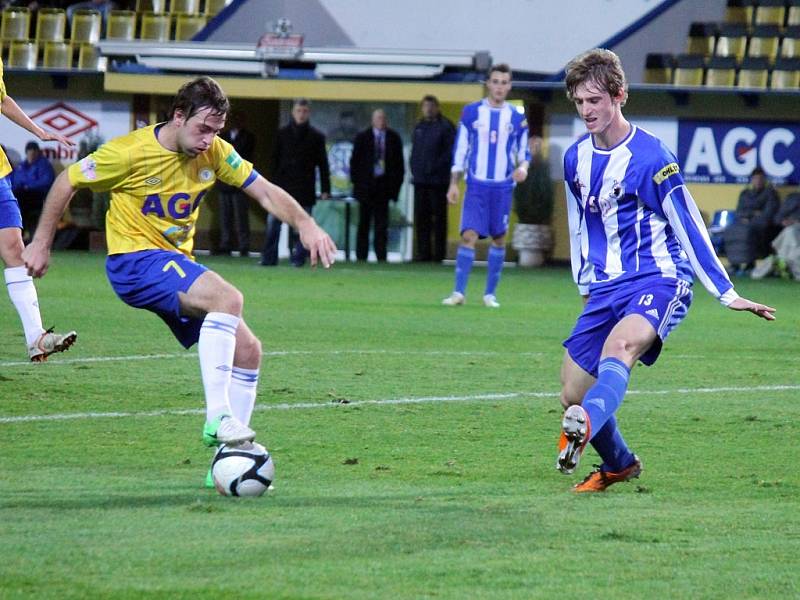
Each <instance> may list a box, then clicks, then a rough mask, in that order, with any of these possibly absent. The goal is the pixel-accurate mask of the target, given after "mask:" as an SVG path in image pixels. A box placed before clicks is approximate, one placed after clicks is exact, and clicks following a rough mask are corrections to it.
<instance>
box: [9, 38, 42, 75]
mask: <svg viewBox="0 0 800 600" xmlns="http://www.w3.org/2000/svg"><path fill="white" fill-rule="evenodd" d="M38 54H39V46H38V45H37V44H36V42H30V41H28V40H11V43H10V45H9V48H8V60H6V66H7V67H8V68H9V69H35V68H36V57H37V55H38Z"/></svg>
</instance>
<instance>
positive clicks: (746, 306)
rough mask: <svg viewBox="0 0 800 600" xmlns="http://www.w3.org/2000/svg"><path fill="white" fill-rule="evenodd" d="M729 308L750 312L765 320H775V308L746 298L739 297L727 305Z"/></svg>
mask: <svg viewBox="0 0 800 600" xmlns="http://www.w3.org/2000/svg"><path fill="white" fill-rule="evenodd" d="M728 308H730V309H731V310H739V311H747V312H751V313H753V314H754V315H756V316H757V317H761V318H762V319H766V320H767V321H774V320H775V309H774V308H772V307H771V306H767V305H766V304H759V303H758V302H753V301H752V300H748V299H747V298H742V297H739V298H737V299H736V300H734V301H733V302H731V303H730V304H729V305H728Z"/></svg>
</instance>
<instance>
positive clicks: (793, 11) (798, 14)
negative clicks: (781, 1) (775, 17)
mask: <svg viewBox="0 0 800 600" xmlns="http://www.w3.org/2000/svg"><path fill="white" fill-rule="evenodd" d="M792 25H800V0H789V2H787V7H786V26H787V27H791V26H792Z"/></svg>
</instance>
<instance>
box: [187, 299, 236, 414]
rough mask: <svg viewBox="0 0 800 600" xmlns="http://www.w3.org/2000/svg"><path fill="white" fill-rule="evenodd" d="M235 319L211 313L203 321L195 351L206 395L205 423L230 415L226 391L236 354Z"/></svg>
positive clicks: (226, 315) (227, 315)
mask: <svg viewBox="0 0 800 600" xmlns="http://www.w3.org/2000/svg"><path fill="white" fill-rule="evenodd" d="M238 326H239V317H237V316H235V315H229V314H227V313H219V312H211V313H208V314H207V315H206V318H205V320H203V326H202V327H201V328H200V339H199V340H198V342H197V351H198V354H199V355H200V373H201V374H202V376H203V389H204V390H205V393H206V420H208V421H211V420H213V419H215V418H216V417H218V416H219V415H222V414H231V407H230V402H229V395H228V390H229V388H230V385H231V370H232V369H233V353H234V351H235V350H236V328H237V327H238Z"/></svg>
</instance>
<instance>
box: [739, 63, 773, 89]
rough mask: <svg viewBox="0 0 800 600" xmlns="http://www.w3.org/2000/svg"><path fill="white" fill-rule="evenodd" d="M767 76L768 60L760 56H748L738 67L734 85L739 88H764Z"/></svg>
mask: <svg viewBox="0 0 800 600" xmlns="http://www.w3.org/2000/svg"><path fill="white" fill-rule="evenodd" d="M768 77H769V61H768V60H767V59H766V58H764V57H761V56H748V57H745V59H744V60H743V61H742V64H741V66H740V67H739V77H738V79H737V81H736V85H737V86H738V87H740V88H758V89H764V88H766V87H767V78H768Z"/></svg>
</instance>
